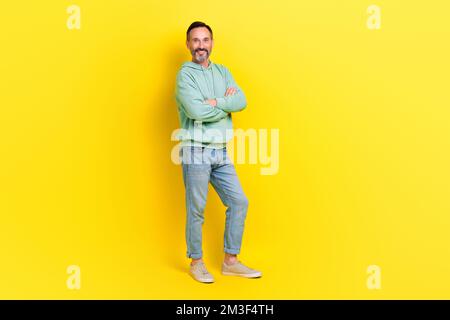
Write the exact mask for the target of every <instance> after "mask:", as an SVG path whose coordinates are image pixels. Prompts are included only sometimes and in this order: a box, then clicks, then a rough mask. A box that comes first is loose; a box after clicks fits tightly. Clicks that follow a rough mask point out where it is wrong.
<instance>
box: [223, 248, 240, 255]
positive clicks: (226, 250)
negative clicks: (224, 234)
mask: <svg viewBox="0 0 450 320" xmlns="http://www.w3.org/2000/svg"><path fill="white" fill-rule="evenodd" d="M224 251H225V253H229V254H238V253H239V252H240V250H239V249H230V248H225V249H224Z"/></svg>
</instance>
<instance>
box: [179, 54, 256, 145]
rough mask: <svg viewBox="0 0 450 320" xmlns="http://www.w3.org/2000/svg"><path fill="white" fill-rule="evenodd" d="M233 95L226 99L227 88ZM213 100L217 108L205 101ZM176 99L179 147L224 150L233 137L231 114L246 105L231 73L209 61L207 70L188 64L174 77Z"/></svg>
mask: <svg viewBox="0 0 450 320" xmlns="http://www.w3.org/2000/svg"><path fill="white" fill-rule="evenodd" d="M229 87H235V88H236V89H237V91H236V93H234V94H232V95H228V96H226V97H225V92H226V90H227V88H229ZM207 99H216V101H217V106H215V107H213V106H211V105H209V104H208V103H206V102H205V100H207ZM175 100H176V103H177V108H178V116H179V120H180V126H181V129H180V130H179V131H178V133H177V135H176V137H177V138H178V140H181V143H180V145H181V146H205V147H210V148H224V147H225V146H226V144H227V141H229V140H230V139H231V138H232V137H233V124H232V121H231V113H232V112H238V111H241V110H243V109H244V108H245V107H246V106H247V100H246V98H245V95H244V92H243V91H242V90H241V89H240V88H239V86H238V85H237V84H236V82H235V81H234V79H233V77H232V75H231V73H230V71H229V70H228V69H227V68H226V67H225V66H223V65H221V64H216V63H213V62H212V61H211V60H209V65H208V67H206V68H205V67H203V66H202V65H201V64H198V63H195V62H192V61H187V62H185V63H183V64H182V65H181V68H180V70H179V71H178V73H177V77H176V89H175Z"/></svg>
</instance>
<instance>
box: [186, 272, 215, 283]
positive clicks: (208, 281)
mask: <svg viewBox="0 0 450 320" xmlns="http://www.w3.org/2000/svg"><path fill="white" fill-rule="evenodd" d="M190 276H191V277H192V279H194V280H195V281H198V282H201V283H213V282H214V279H213V280H201V279H197V278H196V277H194V276H193V275H192V274H190Z"/></svg>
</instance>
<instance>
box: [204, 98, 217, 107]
mask: <svg viewBox="0 0 450 320" xmlns="http://www.w3.org/2000/svg"><path fill="white" fill-rule="evenodd" d="M205 103H207V104H209V105H210V106H212V107H215V106H217V100H216V99H207V100H205Z"/></svg>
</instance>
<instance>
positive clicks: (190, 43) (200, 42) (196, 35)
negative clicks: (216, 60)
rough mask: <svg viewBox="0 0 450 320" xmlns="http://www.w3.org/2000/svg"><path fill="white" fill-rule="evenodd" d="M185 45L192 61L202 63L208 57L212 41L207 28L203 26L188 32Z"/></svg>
mask: <svg viewBox="0 0 450 320" xmlns="http://www.w3.org/2000/svg"><path fill="white" fill-rule="evenodd" d="M189 34H190V38H189V40H187V41H186V46H187V48H188V49H189V51H190V52H191V55H192V61H194V62H196V63H202V62H205V61H207V60H208V59H209V56H210V55H211V50H212V47H213V44H214V41H213V40H212V39H211V34H210V32H209V30H208V29H207V28H205V27H199V28H194V29H192V30H191V31H190V32H189Z"/></svg>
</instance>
